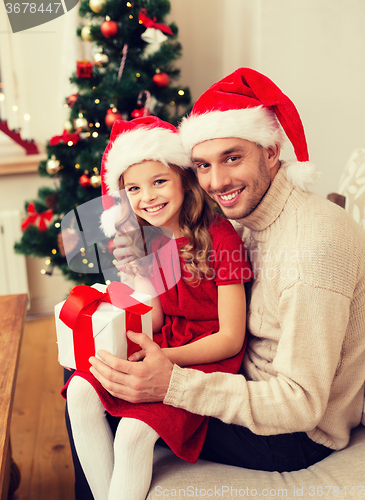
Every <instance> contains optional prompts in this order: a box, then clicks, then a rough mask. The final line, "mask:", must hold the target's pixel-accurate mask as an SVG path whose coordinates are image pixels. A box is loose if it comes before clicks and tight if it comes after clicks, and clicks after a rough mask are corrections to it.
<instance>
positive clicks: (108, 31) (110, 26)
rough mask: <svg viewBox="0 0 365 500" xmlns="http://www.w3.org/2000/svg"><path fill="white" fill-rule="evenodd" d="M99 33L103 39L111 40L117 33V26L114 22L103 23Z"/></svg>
mask: <svg viewBox="0 0 365 500" xmlns="http://www.w3.org/2000/svg"><path fill="white" fill-rule="evenodd" d="M100 31H101V32H102V34H103V35H104V36H105V38H113V37H114V36H115V35H116V34H117V33H118V25H117V23H116V22H115V21H104V22H103V24H102V25H101V27H100Z"/></svg>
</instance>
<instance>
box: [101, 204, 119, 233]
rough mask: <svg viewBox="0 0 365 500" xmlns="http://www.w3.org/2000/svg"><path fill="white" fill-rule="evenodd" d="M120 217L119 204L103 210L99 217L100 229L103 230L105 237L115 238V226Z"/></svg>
mask: <svg viewBox="0 0 365 500" xmlns="http://www.w3.org/2000/svg"><path fill="white" fill-rule="evenodd" d="M121 216H122V212H121V207H120V204H119V203H118V204H115V205H114V206H113V207H111V208H108V210H104V212H103V213H102V214H101V217H100V227H101V229H102V230H103V232H104V234H105V236H107V237H108V238H112V237H113V236H115V233H116V229H115V224H116V222H118V220H120V218H121Z"/></svg>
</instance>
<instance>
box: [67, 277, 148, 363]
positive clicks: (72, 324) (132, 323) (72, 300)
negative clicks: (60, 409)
mask: <svg viewBox="0 0 365 500" xmlns="http://www.w3.org/2000/svg"><path fill="white" fill-rule="evenodd" d="M133 292H134V290H133V289H132V288H130V287H129V286H128V285H126V284H124V283H119V282H118V281H113V282H112V283H111V284H110V285H109V286H108V287H107V290H106V293H103V292H99V291H98V290H96V289H95V288H92V287H89V286H86V285H78V286H75V287H74V288H73V289H72V290H71V292H70V296H69V297H68V298H67V300H66V302H65V303H64V304H63V306H62V309H61V311H60V320H61V321H63V322H64V323H65V325H66V326H68V327H69V328H71V330H72V332H73V342H74V352H75V361H76V368H77V369H78V370H81V371H85V372H88V371H89V368H90V366H91V365H90V363H89V358H90V357H91V356H95V341H94V336H93V331H92V315H93V314H94V312H95V311H96V310H97V308H98V307H99V305H100V304H101V303H102V302H109V303H110V304H113V305H114V306H116V307H118V308H119V309H123V310H124V311H125V313H126V331H127V330H132V331H134V332H138V333H139V332H142V319H141V316H142V315H144V314H146V313H148V312H149V311H150V310H151V309H152V307H150V306H147V305H146V304H142V303H141V302H139V301H138V300H136V299H135V298H133V297H131V295H132V293H133ZM127 346H128V348H127V355H128V356H130V355H131V354H132V353H133V352H136V351H138V350H140V346H139V345H137V344H135V343H134V342H131V341H130V340H129V339H128V338H127Z"/></svg>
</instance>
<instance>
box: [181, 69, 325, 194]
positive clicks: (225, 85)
mask: <svg viewBox="0 0 365 500" xmlns="http://www.w3.org/2000/svg"><path fill="white" fill-rule="evenodd" d="M280 125H281V126H280ZM282 129H283V130H284V132H285V134H286V135H287V137H288V139H289V140H290V142H291V143H292V145H293V147H294V152H295V155H296V161H292V162H287V163H286V164H285V169H286V175H287V177H288V179H289V180H291V182H292V183H293V184H294V185H295V186H296V187H298V188H300V189H302V190H306V189H307V187H308V186H310V185H311V184H314V183H315V182H316V180H317V178H318V173H317V172H316V168H315V166H314V165H313V164H312V163H310V162H309V155H308V149H307V142H306V139H305V134H304V129H303V125H302V122H301V120H300V116H299V114H298V111H297V110H296V108H295V106H294V104H293V103H292V101H291V100H290V99H289V98H288V97H287V96H286V95H285V94H283V92H282V91H281V90H280V89H279V88H278V87H277V86H276V85H275V83H273V82H272V81H271V80H270V79H269V78H267V77H266V76H264V75H262V74H261V73H258V72H257V71H255V70H253V69H250V68H239V69H237V70H236V71H235V72H234V73H232V74H231V75H228V76H227V77H226V78H223V80H220V81H219V82H217V83H215V84H214V85H212V86H211V87H210V88H209V89H208V90H207V91H206V92H205V93H204V94H203V95H202V96H201V97H200V98H199V99H198V100H197V101H196V103H195V104H194V107H193V109H192V112H191V114H190V116H188V117H187V118H184V119H183V120H182V122H181V124H180V135H181V140H182V142H183V144H184V147H185V149H186V151H187V152H188V153H189V154H191V150H192V148H193V147H194V146H196V145H197V144H199V143H201V142H204V141H208V140H210V139H223V138H228V137H237V138H239V139H246V140H248V141H250V142H254V143H256V144H258V145H260V146H262V147H264V148H267V147H269V146H274V145H275V144H278V145H280V146H281V145H282V144H283V142H284V140H285V138H284V134H283V130H282Z"/></svg>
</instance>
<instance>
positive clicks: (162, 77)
mask: <svg viewBox="0 0 365 500" xmlns="http://www.w3.org/2000/svg"><path fill="white" fill-rule="evenodd" d="M152 80H153V81H154V83H155V84H156V85H157V87H167V86H168V84H169V83H170V78H169V75H168V74H167V73H156V74H155V76H154V77H153V78H152Z"/></svg>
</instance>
